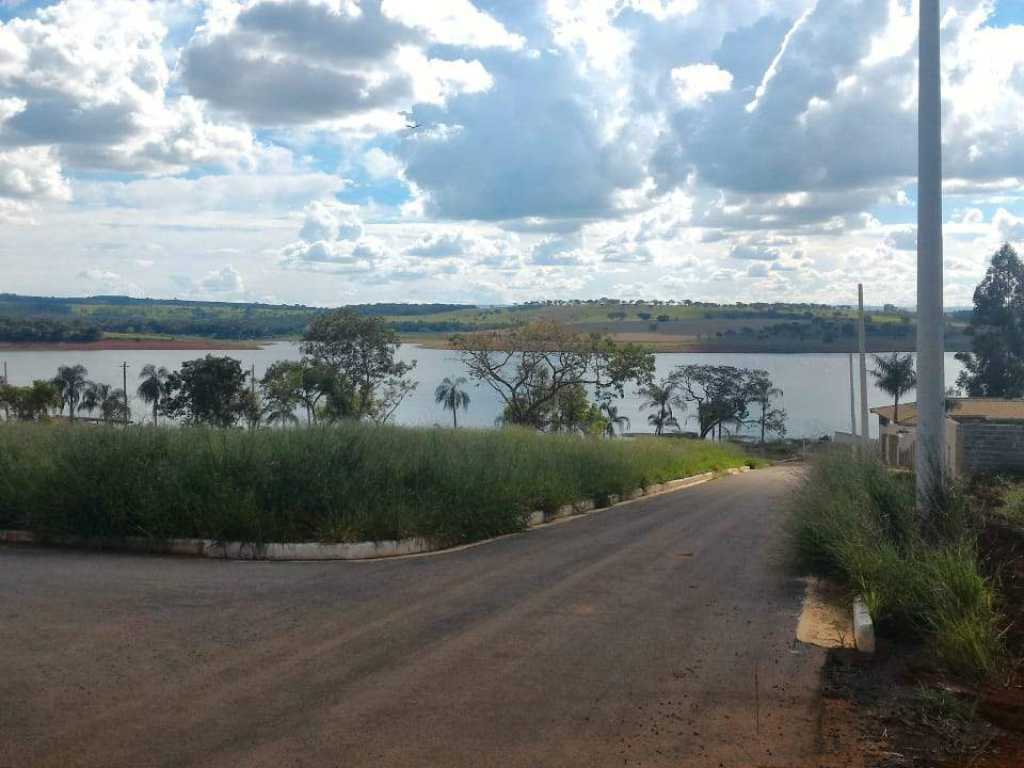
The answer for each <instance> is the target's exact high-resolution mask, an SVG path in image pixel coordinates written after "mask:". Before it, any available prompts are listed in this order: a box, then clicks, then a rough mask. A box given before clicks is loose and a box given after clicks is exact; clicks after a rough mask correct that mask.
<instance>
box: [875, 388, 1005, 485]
mask: <svg viewBox="0 0 1024 768" xmlns="http://www.w3.org/2000/svg"><path fill="white" fill-rule="evenodd" d="M871 412H872V413H874V414H875V415H876V416H878V435H879V446H880V451H881V454H882V461H883V462H885V463H886V464H888V465H890V466H895V467H908V468H909V467H913V466H914V461H915V456H916V449H917V404H916V403H906V404H900V407H899V421H897V420H896V409H895V408H894V407H893V406H891V405H886V406H883V407H881V408H872V409H871ZM946 469H947V471H948V472H949V473H950V475H951V476H953V477H958V476H960V475H963V474H973V473H978V472H981V473H986V472H993V473H995V472H1024V400H1003V399H998V398H983V397H972V398H949V399H948V400H947V401H946Z"/></svg>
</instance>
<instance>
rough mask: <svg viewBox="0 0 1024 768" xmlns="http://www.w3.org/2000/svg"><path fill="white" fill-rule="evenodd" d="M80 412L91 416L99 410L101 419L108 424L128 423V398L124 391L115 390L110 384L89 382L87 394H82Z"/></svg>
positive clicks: (86, 389)
mask: <svg viewBox="0 0 1024 768" xmlns="http://www.w3.org/2000/svg"><path fill="white" fill-rule="evenodd" d="M78 410H80V411H85V412H86V413H88V414H89V415H90V416H91V415H92V414H93V413H94V412H95V411H97V410H99V412H100V418H101V419H103V421H105V422H107V423H111V422H114V421H126V420H127V417H128V398H127V397H126V396H125V392H124V390H123V389H114V388H113V387H111V386H110V385H109V384H99V383H97V382H95V381H89V382H86V386H85V392H84V393H83V394H82V402H81V403H79V405H78Z"/></svg>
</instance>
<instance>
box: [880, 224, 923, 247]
mask: <svg viewBox="0 0 1024 768" xmlns="http://www.w3.org/2000/svg"><path fill="white" fill-rule="evenodd" d="M885 244H886V245H887V246H889V247H890V248H892V249H894V250H897V251H916V250H917V227H900V228H899V229H894V230H892V231H890V232H889V234H888V235H886V238H885Z"/></svg>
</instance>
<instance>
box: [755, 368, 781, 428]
mask: <svg viewBox="0 0 1024 768" xmlns="http://www.w3.org/2000/svg"><path fill="white" fill-rule="evenodd" d="M750 392H751V397H752V402H753V403H754V404H755V405H757V406H758V407H759V408H760V414H759V415H758V417H757V418H756V419H755V420H754V421H753V424H755V425H756V426H758V427H760V429H761V445H764V442H765V436H766V435H767V434H768V433H771V434H775V435H778V436H779V437H785V436H786V411H785V409H783V408H776V407H775V406H774V401H775V399H776V398H779V397H782V390H781V389H779V388H778V387H776V386H774V385H773V384H772V380H771V379H770V378H769V376H768V372H767V371H754V372H753V373H752V375H751V377H750Z"/></svg>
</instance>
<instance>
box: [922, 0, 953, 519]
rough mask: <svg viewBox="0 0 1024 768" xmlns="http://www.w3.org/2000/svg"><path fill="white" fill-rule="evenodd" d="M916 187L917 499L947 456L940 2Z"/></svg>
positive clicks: (927, 29) (930, 4) (931, 25)
mask: <svg viewBox="0 0 1024 768" xmlns="http://www.w3.org/2000/svg"><path fill="white" fill-rule="evenodd" d="M919 46H920V53H919V55H920V75H919V77H920V82H919V95H918V110H919V112H918V170H917V173H918V182H917V496H918V504H919V507H920V508H921V511H922V512H927V511H928V506H929V501H930V500H931V499H934V498H936V495H935V494H936V493H937V491H938V490H939V488H940V487H941V483H942V480H943V470H944V463H945V453H946V414H945V371H944V368H945V360H944V354H945V350H944V346H945V345H944V328H943V323H944V313H943V307H942V81H941V71H940V63H941V53H940V47H939V0H921V34H920V39H919Z"/></svg>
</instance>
